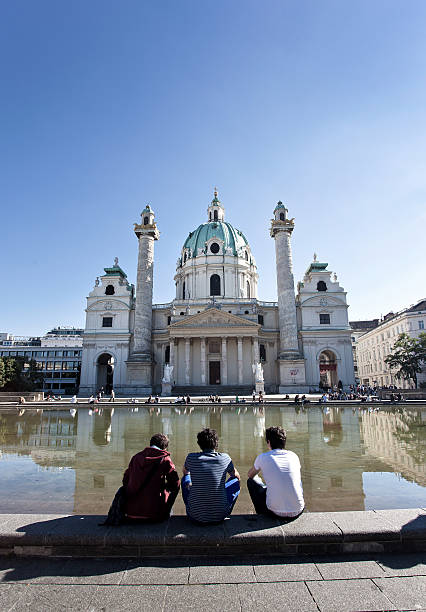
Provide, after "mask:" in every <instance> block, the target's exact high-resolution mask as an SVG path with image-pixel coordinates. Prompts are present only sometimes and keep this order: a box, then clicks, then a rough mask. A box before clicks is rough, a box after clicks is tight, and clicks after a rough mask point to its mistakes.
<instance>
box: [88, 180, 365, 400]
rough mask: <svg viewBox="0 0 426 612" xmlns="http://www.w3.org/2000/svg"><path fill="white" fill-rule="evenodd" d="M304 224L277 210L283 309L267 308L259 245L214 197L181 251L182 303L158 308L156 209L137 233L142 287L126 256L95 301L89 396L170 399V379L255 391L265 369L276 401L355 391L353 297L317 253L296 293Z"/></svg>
mask: <svg viewBox="0 0 426 612" xmlns="http://www.w3.org/2000/svg"><path fill="white" fill-rule="evenodd" d="M265 225H266V223H265ZM294 227H295V223H294V218H289V216H288V210H287V208H286V207H285V206H284V204H283V203H282V202H278V204H277V205H276V207H275V210H274V212H273V219H272V221H271V227H270V236H271V238H272V239H273V240H274V241H275V254H276V257H275V259H276V262H275V263H276V275H277V297H278V301H277V302H263V301H261V300H259V298H258V291H257V285H258V272H257V267H256V261H255V258H254V255H253V253H252V251H251V248H250V245H249V242H248V240H247V238H246V237H245V236H244V234H243V233H242V232H241V231H240V230H239V229H237V228H236V227H234V226H233V225H231V223H229V222H228V221H225V208H224V206H223V205H222V203H221V202H220V200H219V198H218V193H217V191H216V190H215V192H214V197H213V200H212V201H211V203H210V205H209V206H208V208H207V219H206V221H205V222H204V223H201V225H199V226H198V227H197V228H196V229H195V230H193V231H191V232H189V234H188V237H187V238H186V240H185V242H184V244H183V247H182V249H181V251H180V253H179V257H178V260H177V264H176V274H175V277H174V281H175V288H176V289H175V290H176V294H175V298H174V299H173V300H172V301H171V302H169V303H167V304H153V303H152V288H153V273H154V243H155V241H156V240H158V239H159V238H160V233H159V230H158V228H157V224H156V220H155V216H154V211H153V210H152V208H151V207H150V206H149V205H147V206H146V207H145V208H144V210H143V211H142V213H141V220H140V223H135V224H134V233H135V234H136V237H137V240H138V263H137V277H136V290H135V287H134V285H132V284H130V283H129V281H128V279H127V275H126V274H125V272H124V271H123V270H122V269H121V267H120V266H119V264H118V259H117V258H116V259H115V261H114V265H113V266H112V267H108V268H105V269H104V274H103V275H102V276H100V278H99V277H98V278H97V279H96V282H95V286H94V288H93V290H92V291H91V292H90V293H89V296H88V298H87V308H86V324H85V330H84V334H83V353H82V369H81V380H80V394H81V395H83V396H84V395H90V394H91V393H95V392H96V391H97V390H98V389H100V388H101V387H103V388H104V389H106V390H110V389H112V388H114V391H115V393H116V395H117V396H144V395H149V394H151V393H160V392H161V388H162V381H164V380H168V381H169V382H170V386H171V392H172V394H174V395H175V394H181V393H189V394H202V395H210V394H211V393H214V394H216V393H217V394H245V393H250V392H251V391H252V390H253V388H254V385H255V376H256V375H255V373H254V372H255V371H256V368H255V367H253V366H255V365H256V364H261V366H262V367H261V368H260V369H261V371H262V374H263V381H264V388H265V391H266V393H307V392H309V390H314V389H315V390H317V389H318V388H319V386H323V387H333V386H338V385H339V386H343V388H344V389H347V388H348V387H349V385H353V384H355V378H354V365H353V357H352V346H351V330H350V326H349V322H348V304H347V300H346V292H345V291H344V289H343V287H341V286H340V284H339V282H338V281H337V276H336V274H332V272H331V271H329V270H328V269H327V267H328V264H327V263H323V262H319V261H317V257H316V255H314V258H313V261H312V262H311V263H310V264H309V266H308V268H307V270H306V273H305V275H304V278H303V281H301V282H299V283H298V284H297V292H295V288H294V279H293V269H292V253H291V238H292V233H293V230H294ZM165 371H166V372H167V373H168V375H169V377H168V378H165ZM258 371H259V367H258V369H257V372H258ZM170 376H171V377H170ZM256 380H257V379H256Z"/></svg>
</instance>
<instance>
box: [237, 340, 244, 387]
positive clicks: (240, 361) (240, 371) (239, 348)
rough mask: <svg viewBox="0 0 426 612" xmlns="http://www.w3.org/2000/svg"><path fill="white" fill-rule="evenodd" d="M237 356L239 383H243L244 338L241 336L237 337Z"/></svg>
mask: <svg viewBox="0 0 426 612" xmlns="http://www.w3.org/2000/svg"><path fill="white" fill-rule="evenodd" d="M237 356H238V384H239V385H242V384H243V339H242V338H241V336H239V337H238V338H237Z"/></svg>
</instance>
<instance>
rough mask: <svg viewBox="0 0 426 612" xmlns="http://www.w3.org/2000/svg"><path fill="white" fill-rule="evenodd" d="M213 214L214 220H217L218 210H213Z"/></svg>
mask: <svg viewBox="0 0 426 612" xmlns="http://www.w3.org/2000/svg"><path fill="white" fill-rule="evenodd" d="M213 215H214V217H213V218H214V220H215V221H217V219H218V217H217V210H214V211H213Z"/></svg>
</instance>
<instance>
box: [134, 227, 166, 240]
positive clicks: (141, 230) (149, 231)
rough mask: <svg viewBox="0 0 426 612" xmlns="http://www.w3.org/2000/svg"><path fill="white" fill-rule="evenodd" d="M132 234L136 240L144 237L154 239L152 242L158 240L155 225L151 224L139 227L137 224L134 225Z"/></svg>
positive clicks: (158, 234) (158, 236)
mask: <svg viewBox="0 0 426 612" xmlns="http://www.w3.org/2000/svg"><path fill="white" fill-rule="evenodd" d="M133 225H134V232H135V234H136V236H137V238H138V240H139V239H140V238H143V237H144V236H146V237H148V238H154V240H159V238H160V232H159V231H158V229H157V224H156V223H152V225H141V224H139V223H134V224H133Z"/></svg>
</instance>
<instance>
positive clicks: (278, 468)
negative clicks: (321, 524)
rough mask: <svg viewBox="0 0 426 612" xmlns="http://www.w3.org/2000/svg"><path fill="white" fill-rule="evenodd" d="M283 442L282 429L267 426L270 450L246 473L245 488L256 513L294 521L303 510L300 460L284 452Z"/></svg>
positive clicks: (284, 434) (267, 441) (286, 451)
mask: <svg viewBox="0 0 426 612" xmlns="http://www.w3.org/2000/svg"><path fill="white" fill-rule="evenodd" d="M286 440H287V434H286V432H285V430H284V429H283V428H282V427H268V429H267V430H266V443H267V445H268V448H269V450H268V451H267V452H266V453H262V454H261V455H258V456H257V457H256V459H255V462H254V465H253V467H252V468H251V469H250V470H249V472H248V480H247V488H248V490H249V493H250V497H251V500H252V502H253V505H254V508H255V510H256V513H257V514H269V515H273V516H279V517H285V518H296V517H298V516H299V514H301V513H302V512H303V510H304V508H305V501H304V499H303V489H302V480H301V476H300V461H299V457H298V456H297V455H296V453H293V452H292V451H289V450H285V444H286ZM259 472H262V476H263V480H264V481H265V482H263V481H262V479H261V478H260V477H259V476H258V474H259Z"/></svg>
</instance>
